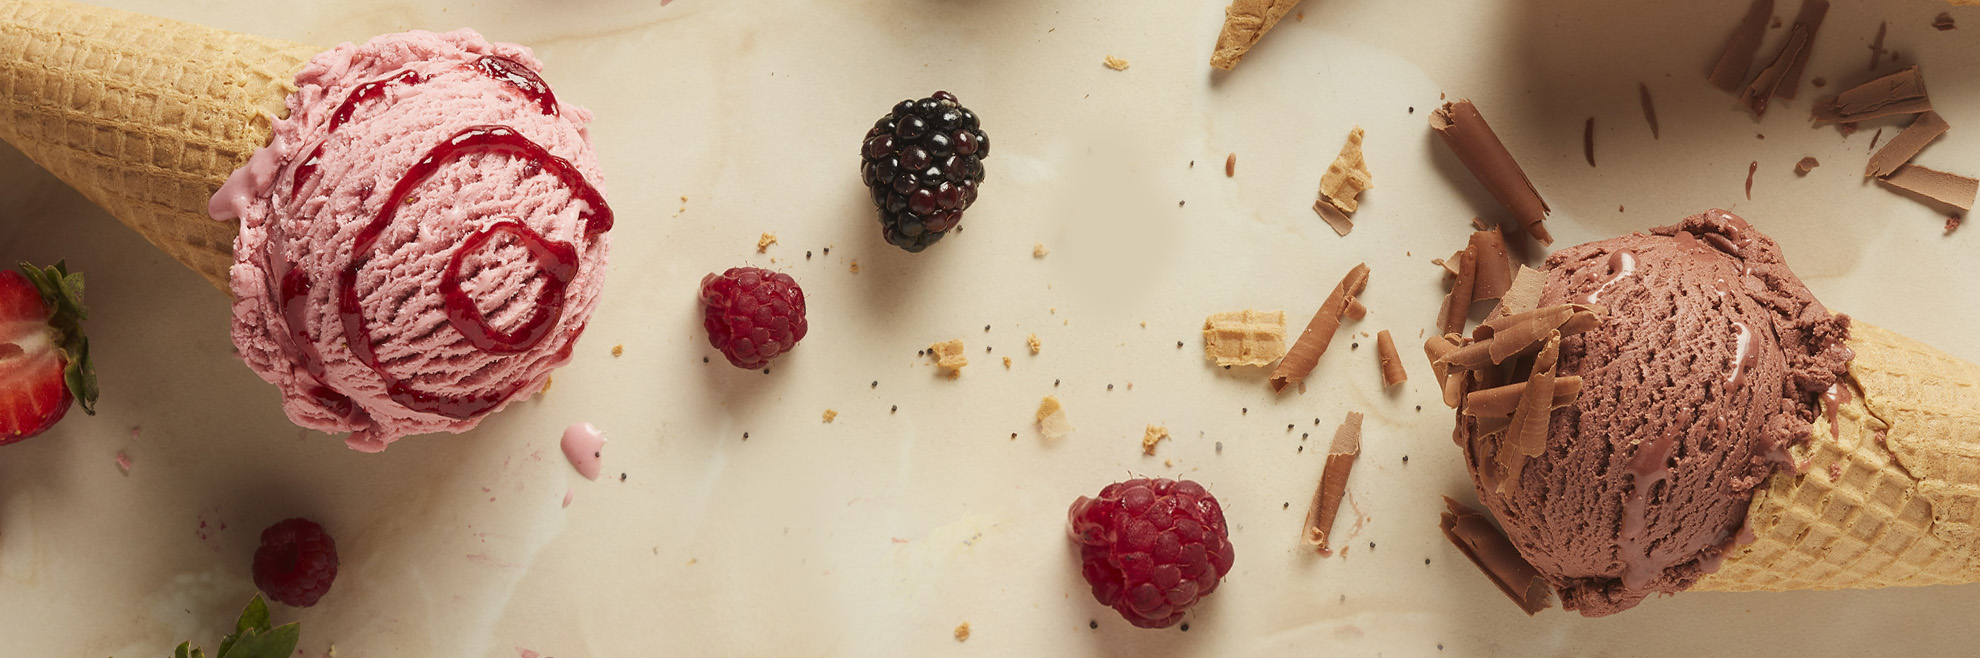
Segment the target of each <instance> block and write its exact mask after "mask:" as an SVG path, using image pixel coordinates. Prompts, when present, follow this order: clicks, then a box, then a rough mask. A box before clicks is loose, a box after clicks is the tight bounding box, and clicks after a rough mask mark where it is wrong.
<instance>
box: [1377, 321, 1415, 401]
mask: <svg viewBox="0 0 1980 658" xmlns="http://www.w3.org/2000/svg"><path fill="white" fill-rule="evenodd" d="M1375 358H1376V360H1377V361H1379V362H1380V363H1381V365H1382V386H1383V387H1384V388H1387V387H1390V386H1395V385H1397V384H1401V383H1403V382H1406V381H1409V371H1407V370H1403V365H1402V357H1401V356H1400V355H1398V354H1396V339H1395V338H1393V337H1391V336H1389V330H1387V329H1383V330H1381V331H1378V332H1375Z"/></svg>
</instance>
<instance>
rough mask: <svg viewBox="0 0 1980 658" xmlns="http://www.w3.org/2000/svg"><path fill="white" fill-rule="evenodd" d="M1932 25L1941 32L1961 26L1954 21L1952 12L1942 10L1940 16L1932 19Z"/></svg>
mask: <svg viewBox="0 0 1980 658" xmlns="http://www.w3.org/2000/svg"><path fill="white" fill-rule="evenodd" d="M1932 27H1934V28H1938V30H1939V31H1940V32H1944V31H1946V30H1951V29H1954V28H1957V27H1959V25H1957V24H1955V23H1953V17H1952V12H1949V11H1942V12H1939V17H1938V18H1934V19H1932Z"/></svg>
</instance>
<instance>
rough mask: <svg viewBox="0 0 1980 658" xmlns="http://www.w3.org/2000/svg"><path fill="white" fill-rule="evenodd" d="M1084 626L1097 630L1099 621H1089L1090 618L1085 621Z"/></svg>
mask: <svg viewBox="0 0 1980 658" xmlns="http://www.w3.org/2000/svg"><path fill="white" fill-rule="evenodd" d="M1086 627H1087V628H1091V629H1095V630H1098V629H1099V628H1100V622H1098V621H1090V620H1089V621H1087V622H1086Z"/></svg>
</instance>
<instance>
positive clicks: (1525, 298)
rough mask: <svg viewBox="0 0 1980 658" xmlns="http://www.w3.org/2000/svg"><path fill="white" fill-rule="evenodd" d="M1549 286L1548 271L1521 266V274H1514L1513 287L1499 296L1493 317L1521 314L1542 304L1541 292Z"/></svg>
mask: <svg viewBox="0 0 1980 658" xmlns="http://www.w3.org/2000/svg"><path fill="white" fill-rule="evenodd" d="M1546 287H1547V273H1546V272H1542V271H1540V270H1536V269H1533V268H1531V267H1527V266H1525V265H1521V266H1519V274H1516V275H1514V276H1513V280H1512V287H1510V288H1507V289H1506V294H1505V295H1504V296H1503V297H1500V298H1499V307H1498V308H1497V309H1494V310H1493V311H1492V317H1493V318H1499V317H1504V316H1508V315H1519V314H1521V313H1525V312H1527V311H1531V310H1533V309H1535V308H1539V306H1540V293H1541V292H1542V291H1543V290H1545V289H1546Z"/></svg>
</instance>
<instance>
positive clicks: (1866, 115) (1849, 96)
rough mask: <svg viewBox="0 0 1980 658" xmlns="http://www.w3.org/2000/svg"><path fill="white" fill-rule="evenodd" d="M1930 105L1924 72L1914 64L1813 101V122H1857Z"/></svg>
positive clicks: (1915, 112)
mask: <svg viewBox="0 0 1980 658" xmlns="http://www.w3.org/2000/svg"><path fill="white" fill-rule="evenodd" d="M1931 109H1932V100H1931V99H1930V98H1928V97H1927V96H1926V95H1925V76H1924V75H1923V74H1921V73H1919V72H1918V67H1917V66H1909V67H1906V68H1905V69H1904V70H1902V71H1898V72H1896V73H1892V74H1890V75H1886V76H1884V77H1881V78H1877V79H1875V80H1871V81H1869V82H1865V83H1863V84H1860V85H1857V86H1855V87H1851V88H1850V89H1849V90H1848V91H1845V92H1843V93H1840V94H1836V95H1834V96H1830V97H1828V98H1824V99H1822V100H1819V101H1816V102H1815V113H1814V119H1815V124H1816V125H1821V124H1824V123H1844V122H1856V121H1863V120H1866V119H1875V118H1878V117H1888V116H1895V115H1899V114H1918V113H1920V112H1925V111H1929V110H1931Z"/></svg>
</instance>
